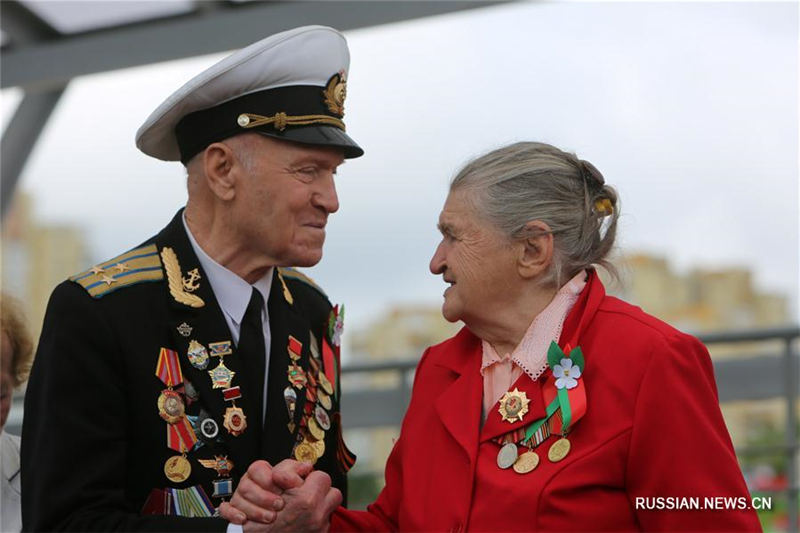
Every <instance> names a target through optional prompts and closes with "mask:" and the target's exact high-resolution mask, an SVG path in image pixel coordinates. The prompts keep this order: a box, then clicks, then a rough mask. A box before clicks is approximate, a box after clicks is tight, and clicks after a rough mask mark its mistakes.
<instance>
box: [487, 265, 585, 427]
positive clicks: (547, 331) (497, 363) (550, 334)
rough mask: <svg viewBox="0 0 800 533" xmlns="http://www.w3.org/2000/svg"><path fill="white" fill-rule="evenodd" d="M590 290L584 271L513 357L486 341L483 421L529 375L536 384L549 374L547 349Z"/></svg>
mask: <svg viewBox="0 0 800 533" xmlns="http://www.w3.org/2000/svg"><path fill="white" fill-rule="evenodd" d="M585 286H586V271H585V270H581V271H580V272H578V274H577V275H576V276H575V277H574V278H572V279H571V280H569V281H568V282H567V283H566V284H565V285H564V286H563V287H561V289H559V291H558V292H557V293H556V295H555V296H554V297H553V300H552V301H551V302H550V303H549V304H547V307H545V308H544V309H543V310H542V312H541V313H539V314H538V315H536V318H534V319H533V322H531V325H530V326H528V330H527V331H526V332H525V335H523V337H522V340H521V341H520V343H519V345H517V347H516V348H514V351H513V352H512V353H510V354H509V353H506V354H505V355H503V356H502V357H501V356H499V355H498V354H497V352H496V351H495V349H494V347H492V345H491V344H489V343H488V342H486V341H483V343H482V344H483V363H482V364H481V375H482V376H483V421H484V422H485V421H486V416H487V414H488V413H489V410H490V409H491V408H492V406H493V405H494V404H496V403H497V401H498V400H499V399H500V398H501V397H502V396H503V394H505V393H506V391H508V389H509V387H510V386H511V385H512V384H513V383H514V382H515V381H516V380H517V379H519V377H520V376H521V375H522V372H525V373H526V374H528V376H530V378H531V379H532V380H536V379H537V378H538V377H539V376H541V375H542V373H543V372H544V371H545V370H547V348H548V347H549V346H550V342H551V341H556V342H558V338H559V337H560V336H561V328H562V327H563V325H564V319H565V318H566V317H567V314H568V313H569V311H570V309H572V306H573V305H574V304H575V301H576V300H577V299H578V295H579V294H580V293H581V291H582V290H583V288H584V287H585Z"/></svg>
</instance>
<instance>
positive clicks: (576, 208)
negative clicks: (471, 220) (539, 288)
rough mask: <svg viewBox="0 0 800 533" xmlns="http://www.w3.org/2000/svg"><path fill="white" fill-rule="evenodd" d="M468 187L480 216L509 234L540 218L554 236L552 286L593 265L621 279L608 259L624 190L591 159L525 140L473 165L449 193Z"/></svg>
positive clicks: (517, 233)
mask: <svg viewBox="0 0 800 533" xmlns="http://www.w3.org/2000/svg"><path fill="white" fill-rule="evenodd" d="M457 190H458V191H468V192H469V193H471V199H472V201H473V203H474V206H475V209H476V210H477V211H478V215H480V216H482V217H483V218H484V219H485V220H487V221H489V222H490V223H492V224H494V225H495V226H496V227H497V228H499V229H500V230H501V231H502V232H503V233H505V234H506V235H507V236H508V237H509V238H510V239H512V240H514V239H520V238H525V237H527V236H529V235H527V234H526V227H525V226H526V224H527V223H528V222H530V221H532V220H541V221H542V222H544V223H546V224H547V225H548V226H550V229H551V230H552V234H553V247H554V253H553V264H552V267H551V270H550V272H549V274H548V275H547V276H545V278H544V279H543V280H542V282H543V283H545V284H553V285H555V286H556V287H561V286H562V285H563V284H564V283H566V282H567V281H568V280H569V279H570V278H571V277H573V276H574V275H575V274H577V273H578V272H580V271H581V270H583V269H586V268H589V267H591V266H593V265H598V266H602V267H603V268H605V269H606V270H607V271H608V272H609V273H610V274H612V276H615V277H616V270H615V268H614V266H613V265H612V264H611V263H610V262H609V261H608V259H607V257H608V255H609V252H610V251H611V249H612V248H613V246H614V238H615V236H616V230H617V219H618V218H619V208H618V199H617V193H616V191H615V190H614V188H613V187H610V186H608V185H606V184H605V180H604V179H603V175H602V174H601V173H600V171H599V170H597V169H596V168H595V167H594V165H592V164H591V163H589V162H588V161H583V160H581V159H578V157H577V156H576V155H575V154H570V153H567V152H564V151H562V150H559V149H558V148H556V147H554V146H551V145H549V144H544V143H533V142H520V143H516V144H512V145H509V146H505V147H503V148H499V149H497V150H494V151H492V152H489V153H488V154H486V155H483V156H481V157H479V158H477V159H475V160H473V161H471V162H470V163H468V164H467V165H466V166H465V167H464V168H463V169H461V171H460V172H459V173H458V175H456V177H455V178H453V181H452V182H451V183H450V192H451V193H452V192H454V191H457Z"/></svg>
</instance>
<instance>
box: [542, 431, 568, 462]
mask: <svg viewBox="0 0 800 533" xmlns="http://www.w3.org/2000/svg"><path fill="white" fill-rule="evenodd" d="M571 447H572V445H571V444H570V442H569V441H568V440H567V439H566V438H564V437H562V438H560V439H558V440H557V441H555V442H554V443H553V445H552V446H550V450H549V451H548V452H547V458H548V459H550V461H552V462H554V463H557V462H559V461H560V460H562V459H563V458H564V457H566V456H567V454H568V453H569V449H570V448H571Z"/></svg>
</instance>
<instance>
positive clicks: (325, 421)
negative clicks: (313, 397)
mask: <svg viewBox="0 0 800 533" xmlns="http://www.w3.org/2000/svg"><path fill="white" fill-rule="evenodd" d="M314 418H315V419H316V421H317V423H318V424H319V427H321V428H322V429H324V430H325V431H328V430H329V429H331V419H330V417H329V416H328V413H327V411H325V409H323V408H322V406H321V405H318V406H317V407H316V408H315V409H314Z"/></svg>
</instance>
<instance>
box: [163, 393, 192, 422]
mask: <svg viewBox="0 0 800 533" xmlns="http://www.w3.org/2000/svg"><path fill="white" fill-rule="evenodd" d="M185 410H186V409H185V406H184V405H183V398H181V395H180V394H178V393H177V392H175V391H174V390H172V389H164V390H163V391H161V394H160V395H159V397H158V414H159V416H160V417H161V418H163V419H164V420H165V421H166V422H168V423H170V424H175V423H176V422H178V421H180V419H181V418H183V415H184V413H185Z"/></svg>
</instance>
